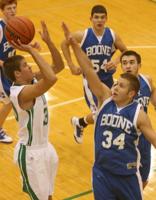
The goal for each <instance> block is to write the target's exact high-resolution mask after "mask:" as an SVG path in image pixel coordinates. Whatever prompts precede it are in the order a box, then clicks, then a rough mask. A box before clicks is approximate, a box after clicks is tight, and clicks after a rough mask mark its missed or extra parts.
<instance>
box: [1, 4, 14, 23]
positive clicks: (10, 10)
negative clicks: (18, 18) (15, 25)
mask: <svg viewBox="0 0 156 200" xmlns="http://www.w3.org/2000/svg"><path fill="white" fill-rule="evenodd" d="M16 8H17V5H16V4H15V3H13V4H9V5H6V6H5V7H4V9H3V10H2V13H3V15H4V17H5V18H6V20H9V19H10V18H11V17H14V16H15V15H16Z"/></svg>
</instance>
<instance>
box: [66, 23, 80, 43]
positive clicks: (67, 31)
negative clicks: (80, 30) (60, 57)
mask: <svg viewBox="0 0 156 200" xmlns="http://www.w3.org/2000/svg"><path fill="white" fill-rule="evenodd" d="M62 29H63V32H64V36H65V38H66V40H67V41H68V42H69V43H70V44H71V45H72V44H77V41H76V39H75V38H74V37H73V36H72V34H71V32H70V31H69V28H68V26H67V25H66V24H65V23H64V22H62Z"/></svg>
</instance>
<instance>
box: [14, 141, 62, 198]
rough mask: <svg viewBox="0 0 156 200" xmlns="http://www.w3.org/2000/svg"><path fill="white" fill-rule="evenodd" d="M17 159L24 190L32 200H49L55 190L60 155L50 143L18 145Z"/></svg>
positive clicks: (16, 149) (16, 150)
mask: <svg viewBox="0 0 156 200" xmlns="http://www.w3.org/2000/svg"><path fill="white" fill-rule="evenodd" d="M15 161H16V162H17V163H18V165H19V168H20V172H21V175H22V179H23V191H24V192H26V193H28V194H29V196H30V198H31V200H48V197H49V196H50V195H52V194H53V192H54V181H55V177H56V172H57V168H58V156H57V153H56V151H55V149H54V147H53V146H52V145H51V144H50V143H49V144H47V145H43V146H38V147H36V146H31V147H29V146H25V145H22V144H20V145H17V146H16V148H15Z"/></svg>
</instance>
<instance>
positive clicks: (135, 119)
mask: <svg viewBox="0 0 156 200" xmlns="http://www.w3.org/2000/svg"><path fill="white" fill-rule="evenodd" d="M141 107H142V105H141V104H138V105H137V109H136V112H135V116H134V120H133V124H134V126H135V128H136V130H137V134H138V136H140V135H141V132H140V131H139V130H138V127H137V120H138V116H139V112H140V110H141Z"/></svg>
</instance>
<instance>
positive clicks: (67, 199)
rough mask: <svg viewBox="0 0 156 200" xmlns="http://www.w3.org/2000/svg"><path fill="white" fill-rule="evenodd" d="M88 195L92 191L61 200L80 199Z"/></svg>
mask: <svg viewBox="0 0 156 200" xmlns="http://www.w3.org/2000/svg"><path fill="white" fill-rule="evenodd" d="M90 193H92V190H89V191H86V192H82V193H80V194H77V195H74V196H71V197H68V198H66V199H63V200H72V199H77V198H79V197H81V196H84V195H87V194H90Z"/></svg>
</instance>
